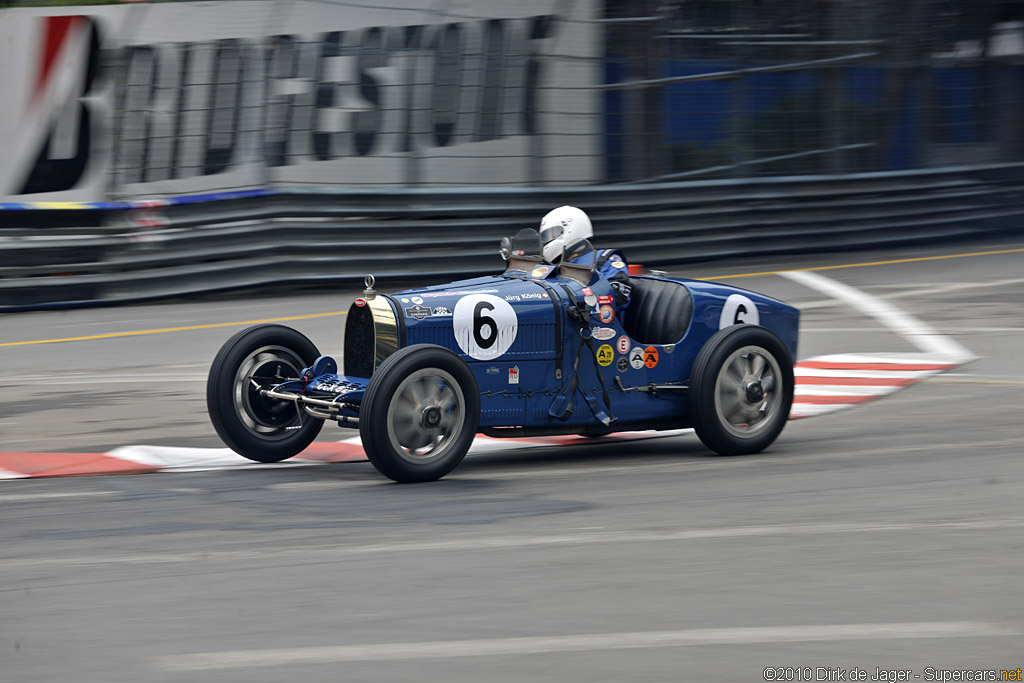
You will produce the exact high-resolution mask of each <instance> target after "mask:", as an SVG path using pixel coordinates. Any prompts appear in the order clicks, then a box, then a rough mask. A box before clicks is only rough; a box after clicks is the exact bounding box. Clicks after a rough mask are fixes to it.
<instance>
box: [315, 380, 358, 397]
mask: <svg viewBox="0 0 1024 683" xmlns="http://www.w3.org/2000/svg"><path fill="white" fill-rule="evenodd" d="M313 388H314V389H316V390H317V391H332V392H334V393H336V394H340V393H341V392H343V391H348V390H349V389H351V388H352V387H351V386H349V385H347V384H328V383H327V382H320V383H319V384H317V385H316V386H315V387H313Z"/></svg>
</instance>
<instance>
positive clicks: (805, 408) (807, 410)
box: [789, 400, 857, 418]
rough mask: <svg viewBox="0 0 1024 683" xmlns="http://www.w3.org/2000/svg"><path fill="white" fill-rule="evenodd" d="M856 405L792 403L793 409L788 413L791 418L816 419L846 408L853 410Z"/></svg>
mask: <svg viewBox="0 0 1024 683" xmlns="http://www.w3.org/2000/svg"><path fill="white" fill-rule="evenodd" d="M855 405H857V404H856V403H799V402H798V401H795V400H794V401H793V408H792V409H791V410H790V411H789V416H790V417H791V418H793V417H818V416H819V415H828V414H829V413H834V412H837V411H840V410H845V409H847V408H853V407H854V406H855Z"/></svg>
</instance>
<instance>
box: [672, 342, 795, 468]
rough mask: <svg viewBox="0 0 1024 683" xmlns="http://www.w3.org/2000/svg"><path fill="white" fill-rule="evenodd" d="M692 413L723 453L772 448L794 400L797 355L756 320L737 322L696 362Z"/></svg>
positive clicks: (708, 442)
mask: <svg viewBox="0 0 1024 683" xmlns="http://www.w3.org/2000/svg"><path fill="white" fill-rule="evenodd" d="M689 401H690V415H691V416H692V421H693V427H694V430H695V431H696V432H697V436H698V437H700V440H701V441H702V442H703V443H704V445H705V446H707V447H708V448H710V449H711V450H713V451H715V452H716V453H720V454H721V455H745V454H749V453H757V452H759V451H762V450H764V449H765V448H767V447H768V446H769V445H771V443H772V442H773V441H775V439H776V438H777V437H778V435H779V433H780V432H781V431H782V428H783V427H785V426H786V420H787V419H788V418H789V410H790V408H791V406H792V404H793V359H792V357H791V356H790V354H789V350H788V349H787V348H786V345H785V344H783V343H782V341H781V340H780V339H779V338H778V337H777V336H775V335H774V334H773V333H772V332H771V331H770V330H767V329H765V328H763V327H759V326H757V325H733V326H730V327H727V328H725V329H724V330H720V331H719V332H717V333H716V334H715V335H714V336H712V337H711V339H709V340H708V341H707V343H706V344H705V345H704V347H703V348H702V349H701V350H700V353H698V354H697V359H696V360H695V361H694V363H693V372H692V375H691V383H690V391H689Z"/></svg>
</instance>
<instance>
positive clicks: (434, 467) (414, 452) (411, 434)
mask: <svg viewBox="0 0 1024 683" xmlns="http://www.w3.org/2000/svg"><path fill="white" fill-rule="evenodd" d="M479 422H480V391H479V389H478V388H477V384H476V378H475V377H473V373H472V371H470V369H469V366H467V365H466V364H465V363H464V362H463V361H462V360H461V359H460V358H459V357H458V356H456V355H455V354H454V353H452V352H451V351H449V350H448V349H445V348H443V347H440V346H434V345H431V344H418V345H415V346H409V347H406V348H404V349H401V350H399V351H397V352H396V353H394V354H392V355H391V356H389V357H388V358H387V360H385V361H384V362H383V363H381V365H380V367H379V368H377V371H376V372H374V373H373V376H372V377H371V378H370V383H369V385H368V386H367V388H366V393H365V394H364V396H363V402H362V406H361V407H360V411H359V436H360V437H361V438H362V441H363V449H364V450H365V451H366V456H367V457H368V458H369V459H370V462H371V463H373V466H374V467H376V468H377V470H378V471H379V472H380V473H381V474H383V475H384V476H386V477H389V478H391V479H394V480H395V481H397V482H402V483H409V482H419V481H434V480H437V479H440V478H441V477H443V476H444V475H446V474H448V473H449V472H451V471H452V470H453V469H454V468H455V466H456V465H458V464H459V463H460V462H462V458H464V457H465V455H466V452H467V451H469V447H470V446H471V445H472V444H473V439H474V437H475V436H476V430H477V426H478V425H479Z"/></svg>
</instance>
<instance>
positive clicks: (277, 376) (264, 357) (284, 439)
mask: <svg viewBox="0 0 1024 683" xmlns="http://www.w3.org/2000/svg"><path fill="white" fill-rule="evenodd" d="M319 355H320V354H319V352H318V351H317V348H316V346H315V345H314V344H313V342H311V341H310V340H309V339H307V338H306V337H305V336H304V335H303V334H301V333H299V332H297V331H295V330H293V329H291V328H290V327H285V326H283V325H257V326H256V327H250V328H248V329H246V330H242V331H241V332H239V333H238V334H236V335H235V336H233V337H231V339H229V340H228V341H227V342H226V343H225V344H224V346H223V347H221V350H220V352H218V353H217V356H216V357H215V358H214V359H213V365H212V366H211V367H210V376H209V379H208V380H207V383H206V408H207V410H208V411H209V413H210V421H211V422H213V427H214V429H216V430H217V434H218V435H219V436H220V438H221V439H223V441H224V443H225V444H227V445H228V446H229V447H230V448H231V449H232V450H233V451H235V452H236V453H238V454H239V455H243V456H245V457H247V458H249V459H250V460H256V461H258V462H279V461H281V460H285V459H287V458H290V457H292V456H293V455H298V454H299V453H301V452H302V451H303V450H304V449H305V448H306V446H308V445H309V444H310V443H312V442H313V439H315V438H316V436H317V434H319V433H320V429H321V428H322V427H323V420H320V419H318V418H315V417H312V416H310V415H307V414H305V413H303V412H300V409H299V408H298V407H297V406H296V405H295V404H294V403H292V402H291V401H281V400H278V399H273V398H266V397H264V396H261V395H260V390H261V389H269V388H271V387H273V386H275V385H277V384H280V383H282V382H285V381H287V380H290V379H298V378H299V377H300V375H301V373H302V370H303V368H307V367H309V366H310V365H312V364H313V361H314V360H316V358H317V356H319Z"/></svg>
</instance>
